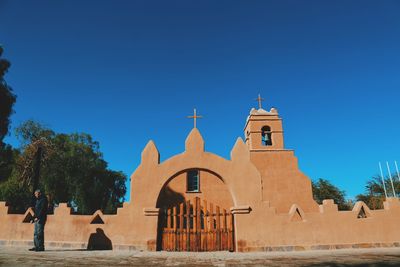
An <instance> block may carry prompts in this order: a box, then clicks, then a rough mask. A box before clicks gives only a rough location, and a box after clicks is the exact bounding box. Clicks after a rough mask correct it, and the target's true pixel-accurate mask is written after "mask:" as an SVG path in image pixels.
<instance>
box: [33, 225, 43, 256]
mask: <svg viewBox="0 0 400 267" xmlns="http://www.w3.org/2000/svg"><path fill="white" fill-rule="evenodd" d="M33 243H34V244H35V248H36V249H40V250H44V224H42V223H39V221H36V222H35V231H34V233H33Z"/></svg>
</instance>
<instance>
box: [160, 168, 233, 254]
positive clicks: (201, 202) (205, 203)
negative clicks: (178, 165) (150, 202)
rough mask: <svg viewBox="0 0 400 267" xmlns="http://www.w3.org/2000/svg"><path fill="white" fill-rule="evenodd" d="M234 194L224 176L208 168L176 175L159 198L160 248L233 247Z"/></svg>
mask: <svg viewBox="0 0 400 267" xmlns="http://www.w3.org/2000/svg"><path fill="white" fill-rule="evenodd" d="M232 206H233V200H232V197H231V194H230V192H229V190H228V188H227V186H226V184H225V183H224V181H223V179H222V178H221V177H220V176H219V175H218V174H216V173H214V172H212V171H209V170H206V169H187V170H183V171H181V172H178V173H177V174H175V175H173V176H172V177H171V178H169V179H168V180H167V182H166V183H165V185H164V186H163V188H162V190H161V191H160V194H159V196H158V200H157V207H158V208H159V217H158V229H157V250H166V251H218V250H227V251H233V250H234V219H233V215H232V214H231V213H230V207H232Z"/></svg>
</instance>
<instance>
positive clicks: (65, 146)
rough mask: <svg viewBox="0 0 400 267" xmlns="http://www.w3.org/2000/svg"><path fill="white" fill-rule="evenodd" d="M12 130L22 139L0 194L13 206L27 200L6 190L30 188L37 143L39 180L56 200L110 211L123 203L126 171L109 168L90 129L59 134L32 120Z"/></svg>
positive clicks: (90, 210)
mask: <svg viewBox="0 0 400 267" xmlns="http://www.w3.org/2000/svg"><path fill="white" fill-rule="evenodd" d="M16 133H17V135H18V137H19V139H20V140H21V143H22V144H23V145H22V153H21V155H20V156H19V158H18V160H17V162H16V167H15V171H14V173H13V177H12V179H9V181H7V183H4V184H0V197H2V198H4V199H6V200H7V201H8V202H9V203H11V204H12V205H13V206H15V207H17V208H16V210H21V209H23V208H24V207H25V206H26V204H25V203H24V201H25V202H26V201H28V202H29V200H27V199H26V197H17V198H16V197H15V194H11V192H12V190H14V192H20V195H24V194H25V193H22V192H25V191H27V192H32V189H33V184H32V175H34V172H35V171H34V168H35V167H34V166H33V162H34V160H33V159H34V157H35V153H36V152H37V148H38V147H39V146H40V147H41V148H42V149H43V157H41V162H40V179H39V185H40V188H42V189H44V190H45V192H46V194H49V195H50V196H51V198H52V200H53V201H54V202H55V203H56V204H57V203H60V202H68V203H69V204H70V205H71V206H72V207H73V208H74V209H75V210H76V212H77V213H80V214H92V213H93V212H95V211H96V210H97V209H101V210H103V212H105V213H113V212H115V211H116V208H117V207H118V206H120V205H121V204H122V202H123V200H124V195H125V193H126V186H125V182H126V175H125V174H123V173H122V172H117V171H113V170H110V169H109V168H108V164H107V162H106V161H105V160H104V159H103V155H102V153H101V152H100V147H99V143H98V142H96V141H94V140H93V139H92V137H91V136H90V135H89V134H85V133H73V134H58V133H55V132H54V131H52V130H50V129H48V128H46V127H44V126H43V125H41V124H39V123H37V122H34V121H27V122H25V123H23V124H22V125H21V126H20V127H18V128H17V130H16ZM10 188H11V189H10ZM24 196H25V195H24Z"/></svg>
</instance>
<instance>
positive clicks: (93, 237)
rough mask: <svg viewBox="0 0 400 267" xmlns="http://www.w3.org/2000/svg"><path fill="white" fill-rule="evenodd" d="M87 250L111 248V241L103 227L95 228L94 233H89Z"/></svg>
mask: <svg viewBox="0 0 400 267" xmlns="http://www.w3.org/2000/svg"><path fill="white" fill-rule="evenodd" d="M87 249H88V250H112V242H111V240H110V239H109V238H108V237H107V236H106V234H105V233H104V231H103V229H101V228H96V233H91V234H90V237H89V241H88V246H87Z"/></svg>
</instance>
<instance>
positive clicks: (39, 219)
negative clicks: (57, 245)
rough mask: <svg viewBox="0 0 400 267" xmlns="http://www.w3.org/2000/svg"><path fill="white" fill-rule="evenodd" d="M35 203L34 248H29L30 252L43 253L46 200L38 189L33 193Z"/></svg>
mask: <svg viewBox="0 0 400 267" xmlns="http://www.w3.org/2000/svg"><path fill="white" fill-rule="evenodd" d="M35 197H36V203H35V218H34V223H35V231H34V234H33V243H34V244H35V247H33V248H31V249H30V251H44V225H45V224H46V220H47V206H48V202H47V198H46V196H45V195H42V193H41V192H40V190H39V189H37V190H36V191H35Z"/></svg>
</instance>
